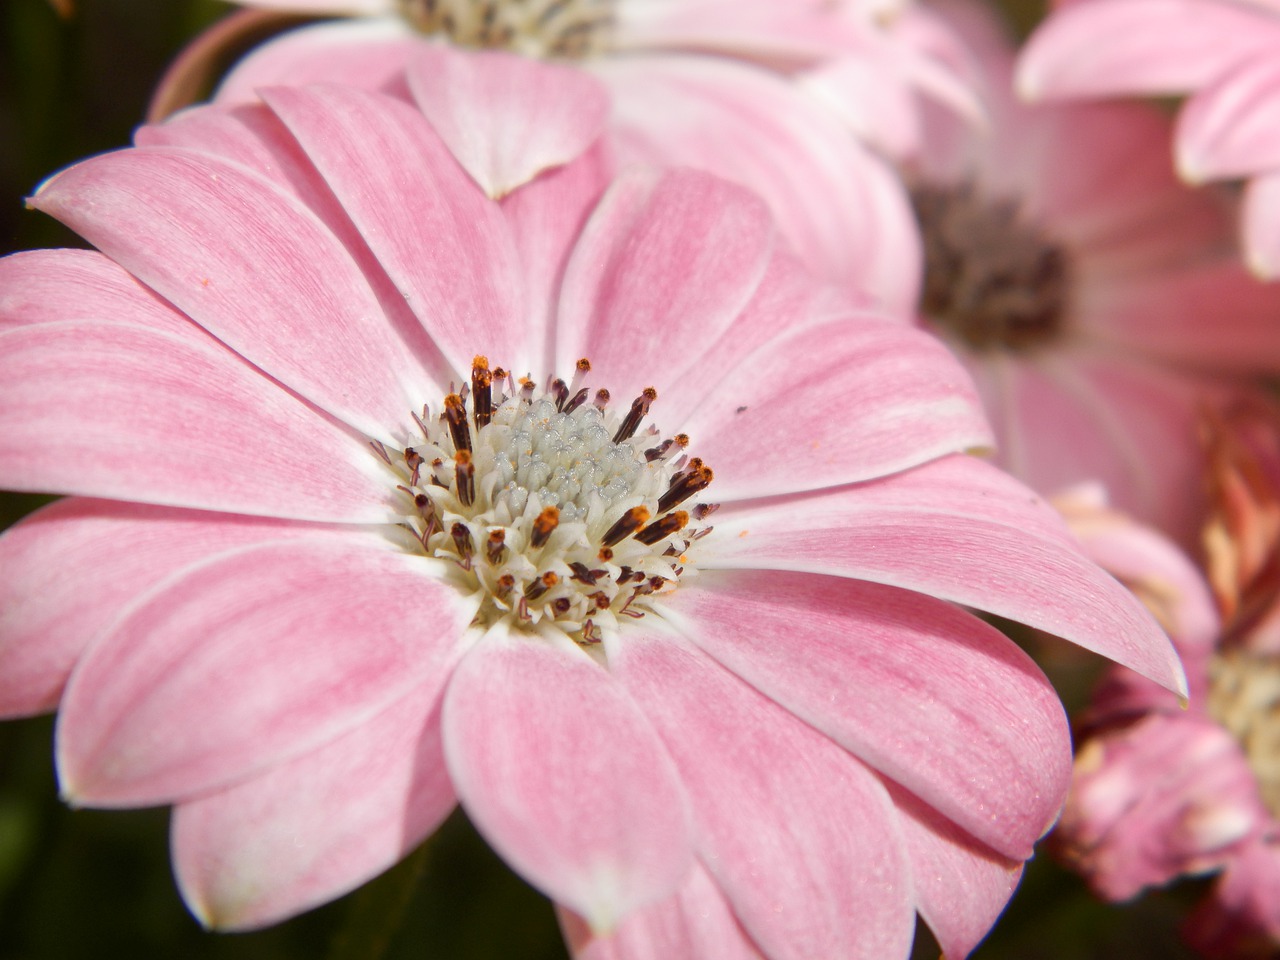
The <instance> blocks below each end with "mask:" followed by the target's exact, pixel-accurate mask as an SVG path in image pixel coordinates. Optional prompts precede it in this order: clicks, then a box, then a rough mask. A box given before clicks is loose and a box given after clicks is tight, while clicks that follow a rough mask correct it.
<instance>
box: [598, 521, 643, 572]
mask: <svg viewBox="0 0 1280 960" xmlns="http://www.w3.org/2000/svg"><path fill="white" fill-rule="evenodd" d="M648 519H649V511H648V509H647V508H646V507H632V508H631V509H630V510H628V511H627V512H626V513H624V514H623V515H622V516H620V517H619V518H618V521H617V522H616V523H615V524H614V525H613V526H612V527H610V528H609V529H608V531H606V533H605V535H604V536H603V537H602V538H601V541H600V542H601V543H603V544H604V545H605V546H606V547H612V546H614V545H615V544H618V543H621V542H622V541H623V540H625V539H626V538H627V537H629V536H631V534H633V533H635V532H636V531H637V530H639V529H640V528H641V527H642V526H643V525H644V523H645V521H647V520H648ZM624 569H625V568H624Z"/></svg>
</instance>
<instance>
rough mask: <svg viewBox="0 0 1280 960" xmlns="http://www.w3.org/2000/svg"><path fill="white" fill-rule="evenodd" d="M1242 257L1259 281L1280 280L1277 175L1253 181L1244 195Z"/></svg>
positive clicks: (1279, 183) (1279, 182)
mask: <svg viewBox="0 0 1280 960" xmlns="http://www.w3.org/2000/svg"><path fill="white" fill-rule="evenodd" d="M1242 232H1243V234H1244V249H1245V257H1246V259H1247V260H1248V263H1249V269H1250V270H1252V271H1253V273H1254V275H1255V276H1257V277H1261V278H1262V279H1263V280H1275V279H1278V278H1280V172H1278V173H1268V174H1265V175H1263V176H1258V177H1254V178H1253V179H1252V180H1250V181H1249V184H1248V186H1246V187H1245V191H1244V226H1243V230H1242Z"/></svg>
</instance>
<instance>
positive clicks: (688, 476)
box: [658, 457, 715, 513]
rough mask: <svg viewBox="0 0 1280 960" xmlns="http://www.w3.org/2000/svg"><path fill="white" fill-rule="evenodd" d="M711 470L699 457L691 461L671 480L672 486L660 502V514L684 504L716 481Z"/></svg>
mask: <svg viewBox="0 0 1280 960" xmlns="http://www.w3.org/2000/svg"><path fill="white" fill-rule="evenodd" d="M714 477H715V475H714V474H713V473H712V472H711V468H710V467H708V466H707V465H706V464H705V463H703V462H702V460H701V459H699V458H698V457H694V458H693V459H692V460H690V461H689V466H688V467H687V468H686V469H685V470H684V471H683V472H681V473H678V474H676V475H675V476H674V477H672V478H671V486H670V487H668V488H667V492H666V493H664V494H663V495H662V498H661V499H660V500H658V512H659V513H664V512H666V511H667V510H670V509H671V508H672V507H674V506H677V505H678V504H681V503H684V501H686V500H688V499H689V498H690V497H692V496H693V495H694V494H695V493H698V492H699V491H701V490H705V489H706V488H707V487H708V486H709V485H710V484H711V481H712V480H713V479H714Z"/></svg>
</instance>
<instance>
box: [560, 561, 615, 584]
mask: <svg viewBox="0 0 1280 960" xmlns="http://www.w3.org/2000/svg"><path fill="white" fill-rule="evenodd" d="M569 569H570V570H572V571H573V576H572V577H570V578H569V579H570V580H577V581H578V582H579V583H585V584H586V585H587V586H589V587H594V586H595V585H596V581H597V580H599V579H600V578H601V577H602V576H604V575H605V573H606V571H604V570H592V569H591V568H590V567H588V566H587V565H586V564H585V563H583V562H582V561H581V560H575V561H574V562H573V563H571V564H569Z"/></svg>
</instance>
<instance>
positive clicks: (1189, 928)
mask: <svg viewBox="0 0 1280 960" xmlns="http://www.w3.org/2000/svg"><path fill="white" fill-rule="evenodd" d="M1182 935H1183V937H1184V938H1185V939H1186V941H1187V943H1188V944H1190V945H1191V946H1192V947H1194V948H1195V949H1196V950H1198V951H1200V952H1201V954H1202V955H1204V956H1206V957H1248V956H1250V955H1254V956H1257V954H1258V950H1259V948H1260V947H1261V949H1263V950H1267V949H1270V948H1271V947H1272V946H1273V945H1274V944H1275V943H1277V942H1278V941H1280V840H1278V839H1277V838H1276V837H1274V836H1272V837H1267V838H1266V839H1262V840H1259V841H1258V842H1256V843H1252V844H1250V845H1249V846H1248V847H1247V848H1246V849H1245V850H1244V851H1243V852H1242V853H1241V854H1240V855H1239V856H1237V857H1236V858H1235V859H1234V860H1232V861H1231V863H1230V864H1229V865H1228V866H1227V869H1226V870H1225V871H1223V874H1222V877H1221V879H1219V880H1218V882H1217V884H1216V885H1215V887H1214V889H1213V890H1212V892H1211V893H1210V894H1209V895H1208V896H1207V897H1206V898H1205V899H1204V900H1202V901H1201V902H1200V905H1199V906H1198V907H1197V908H1196V909H1195V911H1194V912H1192V914H1191V916H1190V917H1188V918H1187V921H1186V923H1185V924H1184V925H1183V927H1182Z"/></svg>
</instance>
